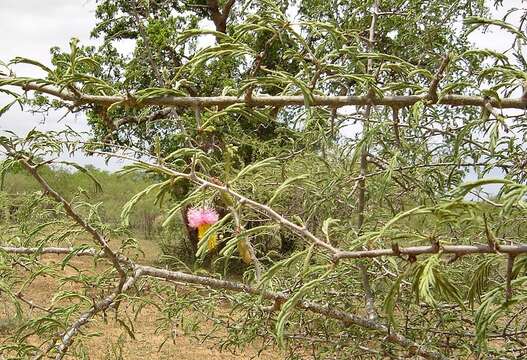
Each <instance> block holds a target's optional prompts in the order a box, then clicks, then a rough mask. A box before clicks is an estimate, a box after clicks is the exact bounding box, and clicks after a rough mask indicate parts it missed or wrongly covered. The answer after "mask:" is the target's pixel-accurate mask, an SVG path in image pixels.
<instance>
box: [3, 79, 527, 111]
mask: <svg viewBox="0 0 527 360" xmlns="http://www.w3.org/2000/svg"><path fill="white" fill-rule="evenodd" d="M0 81H2V82H4V83H5V85H11V86H18V87H20V88H22V89H24V90H25V91H35V92H39V93H42V94H48V95H51V96H54V97H56V98H59V99H61V100H63V101H69V102H72V103H73V104H74V105H75V106H81V105H87V104H99V105H108V106H109V105H112V104H115V103H122V104H123V106H124V105H126V106H129V107H131V108H143V107H147V106H154V105H155V106H167V107H196V106H202V107H212V106H219V107H227V106H230V105H236V104H246V103H247V102H246V100H245V97H244V96H240V97H239V96H210V97H207V96H203V97H200V96H158V97H151V98H148V99H144V100H142V101H141V102H137V101H133V96H132V97H130V96H126V95H117V96H104V95H90V94H80V95H78V96H77V95H75V94H73V93H72V92H70V91H67V90H65V89H59V88H57V87H55V86H52V85H43V84H39V83H36V82H34V81H31V80H23V79H22V80H21V79H20V78H13V77H2V76H0ZM427 99H428V94H424V95H389V94H387V95H385V96H383V97H382V98H379V97H375V96H374V97H372V96H369V95H362V96H325V95H313V102H312V103H311V104H310V106H330V107H334V108H339V107H343V106H348V105H358V106H365V105H368V104H371V105H375V106H389V107H398V108H403V107H410V106H412V105H414V104H415V103H417V102H419V101H426V100H427ZM487 103H488V104H490V105H491V106H493V107H495V108H499V109H522V110H524V109H525V108H527V98H523V97H519V98H502V99H494V98H492V99H490V100H489V99H488V98H485V97H481V96H467V95H445V96H443V97H441V99H439V100H438V101H437V102H436V103H435V104H437V105H450V106H478V107H485V106H486V104H487ZM435 104H430V105H435ZM250 105H251V106H254V107H263V106H277V107H283V106H305V98H304V96H300V95H286V96H266V95H260V96H253V97H252V98H251V104H250Z"/></svg>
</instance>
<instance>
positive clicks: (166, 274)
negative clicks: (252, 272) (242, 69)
mask: <svg viewBox="0 0 527 360" xmlns="http://www.w3.org/2000/svg"><path fill="white" fill-rule="evenodd" d="M1 248H2V249H3V250H5V251H6V252H9V253H14V254H28V253H32V251H33V252H34V253H43V252H42V251H41V249H37V248H16V247H11V246H2V247H1ZM46 249H49V250H48V251H47V252H46V253H55V254H66V253H69V252H70V251H71V249H70V248H46ZM51 249H53V250H51ZM403 250H404V248H403V249H401V251H403ZM86 251H87V252H91V253H93V254H95V253H96V250H95V249H86ZM525 251H526V252H527V245H526V246H525ZM87 252H86V253H82V252H79V253H77V255H78V256H81V255H87V254H88V253H87ZM141 276H149V277H154V278H159V279H164V280H171V281H178V282H180V283H185V284H196V285H203V286H207V287H210V288H213V289H225V290H230V291H235V292H243V293H247V294H251V295H258V296H262V297H264V298H265V299H268V300H274V301H278V302H280V303H284V302H285V301H287V300H288V299H289V297H288V296H287V295H284V294H282V293H278V292H271V291H264V290H260V289H257V288H255V287H252V286H249V285H246V284H243V283H239V282H235V281H228V280H220V279H215V278H210V277H205V276H198V275H192V274H186V273H183V272H180V271H170V270H165V269H160V268H155V267H152V266H144V265H134V276H133V277H130V278H128V279H127V281H126V283H125V284H124V286H123V288H122V291H126V290H127V289H129V288H130V287H131V286H132V285H133V284H134V283H135V282H136V281H137V279H138V278H139V277H141ZM119 293H120V292H114V293H112V294H111V295H110V296H108V297H106V298H105V299H103V300H101V301H99V302H98V303H96V304H95V305H94V306H93V307H92V308H91V309H90V310H89V311H87V312H85V313H84V314H83V315H81V317H80V318H79V319H78V320H77V321H76V322H75V323H74V324H73V325H72V326H71V327H70V329H69V330H68V331H67V332H66V333H65V334H64V336H63V338H62V344H61V345H60V346H59V354H58V355H57V359H62V357H63V354H64V353H65V351H66V350H67V349H68V347H69V346H70V345H71V342H72V339H73V337H74V336H75V335H76V334H77V333H78V332H79V330H80V328H81V327H82V326H83V325H85V324H87V323H88V322H89V321H90V319H91V318H92V317H93V316H95V315H96V314H97V313H99V312H100V311H103V310H105V309H107V308H109V307H110V306H111V305H112V304H113V303H114V302H115V300H116V297H117V296H118V295H119ZM296 307H297V308H299V309H303V310H308V311H311V312H313V313H316V314H320V315H323V316H326V317H328V318H332V319H335V320H340V321H342V322H344V323H345V324H347V325H357V326H360V327H363V328H365V329H369V330H374V331H378V332H381V333H384V334H387V336H386V339H387V340H388V341H390V342H392V343H395V344H399V345H401V346H402V347H404V348H410V349H413V350H412V351H415V354H418V355H420V356H422V357H424V358H426V359H444V357H443V356H442V355H441V354H440V353H437V352H433V351H429V350H427V349H426V348H424V347H422V346H420V345H419V344H417V343H415V342H413V341H412V340H410V339H408V338H406V337H405V336H403V335H401V334H398V333H394V332H393V331H390V329H389V328H388V327H387V326H385V325H382V324H380V323H379V322H377V321H374V320H370V319H366V318H364V317H361V316H358V315H354V314H350V313H347V312H344V311H341V310H337V309H335V308H333V307H331V306H329V305H321V304H318V303H314V302H309V301H299V302H298V303H297V304H296ZM61 354H62V355H61Z"/></svg>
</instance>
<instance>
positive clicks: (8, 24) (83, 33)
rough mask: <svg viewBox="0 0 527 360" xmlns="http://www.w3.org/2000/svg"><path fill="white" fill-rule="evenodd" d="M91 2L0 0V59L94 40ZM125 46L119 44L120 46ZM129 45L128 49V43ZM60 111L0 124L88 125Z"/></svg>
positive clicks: (482, 38)
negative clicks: (91, 36) (44, 117)
mask: <svg viewBox="0 0 527 360" xmlns="http://www.w3.org/2000/svg"><path fill="white" fill-rule="evenodd" d="M504 3H505V4H506V5H507V6H510V7H514V6H515V7H522V6H524V5H525V4H524V3H523V1H522V0H506V1H504ZM95 5H96V4H95V0H0V34H2V40H1V41H0V60H2V61H4V62H7V61H9V60H10V59H12V58H14V57H15V56H23V57H27V58H32V59H35V60H38V61H40V62H42V63H45V64H49V58H50V55H49V49H50V48H51V47H52V46H59V47H61V48H65V49H66V48H68V46H69V45H68V44H69V41H70V39H71V38H72V37H76V38H78V39H80V41H81V43H82V44H83V45H87V44H97V42H95V41H94V40H93V39H90V36H89V34H90V31H91V29H92V28H93V26H94V25H95V14H94V12H95ZM501 15H503V12H502V11H499V12H497V13H496V12H495V16H501ZM513 20H514V19H513ZM516 21H517V17H516ZM513 22H514V21H513ZM471 40H472V41H474V42H475V43H476V44H477V45H478V46H479V47H483V48H491V49H494V50H497V51H503V50H505V49H506V48H507V47H508V46H509V44H510V43H511V41H512V36H511V35H509V34H507V33H505V32H503V31H497V30H494V29H492V30H491V31H489V32H487V33H486V34H485V35H483V34H481V33H474V34H473V35H472V36H471ZM126 49H127V47H126V44H124V46H123V50H124V51H126ZM128 50H131V49H130V48H129V47H128ZM15 69H16V73H17V75H19V76H42V75H43V74H42V73H39V72H38V70H36V69H35V68H34V67H31V66H17V67H16V68H15ZM6 100H8V99H7V98H6V97H5V96H2V95H0V105H1V104H3V103H5V102H6ZM63 115H64V113H63V112H62V113H61V112H52V113H50V114H49V116H48V117H47V118H46V122H45V123H43V122H42V120H43V119H42V116H41V115H34V116H33V115H31V114H29V113H27V112H22V111H20V109H19V108H18V107H13V108H12V109H11V110H10V111H9V112H8V113H7V114H6V115H4V116H2V118H0V129H1V130H11V131H14V132H16V133H17V134H19V135H24V134H25V133H27V132H28V131H29V130H31V129H33V128H37V129H40V130H58V129H61V128H63V127H64V125H65V124H66V123H67V124H68V125H69V126H71V127H72V128H73V129H75V130H78V131H88V130H89V127H88V126H87V124H86V122H85V119H84V116H83V115H82V114H81V115H78V116H71V115H70V116H68V117H66V118H65V119H63V120H62V121H61V122H57V121H58V119H60V118H61V117H62V116H63ZM75 160H77V161H79V162H80V163H83V164H94V165H96V166H98V167H101V168H107V167H106V165H105V164H104V161H103V159H97V158H93V157H89V158H86V157H84V156H82V155H80V154H79V155H77V156H76V157H75ZM120 166H122V163H120V162H117V161H114V162H112V163H110V164H109V169H116V168H119V167H120Z"/></svg>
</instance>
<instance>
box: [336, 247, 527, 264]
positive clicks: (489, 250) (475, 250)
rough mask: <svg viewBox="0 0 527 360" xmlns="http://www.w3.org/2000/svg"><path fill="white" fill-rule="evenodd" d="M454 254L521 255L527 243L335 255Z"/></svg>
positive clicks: (402, 249)
mask: <svg viewBox="0 0 527 360" xmlns="http://www.w3.org/2000/svg"><path fill="white" fill-rule="evenodd" d="M438 253H442V254H453V255H457V256H458V257H459V256H465V255H473V254H494V253H501V254H509V255H519V254H525V253H527V244H518V245H498V244H496V248H494V247H493V246H491V245H484V244H474V245H439V246H437V245H425V246H409V247H401V248H400V247H396V249H394V248H391V249H375V250H358V251H342V252H340V253H338V254H336V255H335V256H334V259H335V260H340V259H360V258H375V257H382V256H401V255H410V256H417V255H425V254H438Z"/></svg>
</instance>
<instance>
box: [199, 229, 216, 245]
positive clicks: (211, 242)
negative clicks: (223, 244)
mask: <svg viewBox="0 0 527 360" xmlns="http://www.w3.org/2000/svg"><path fill="white" fill-rule="evenodd" d="M211 226H212V225H211V224H203V225H200V226H198V239H200V240H201V239H203V237H204V236H205V233H206V232H207V230H209V229H210V227H211ZM217 246H218V235H216V233H212V234H211V235H210V236H209V240H208V241H207V247H208V249H209V251H212V250H214V249H216V247H217Z"/></svg>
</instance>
